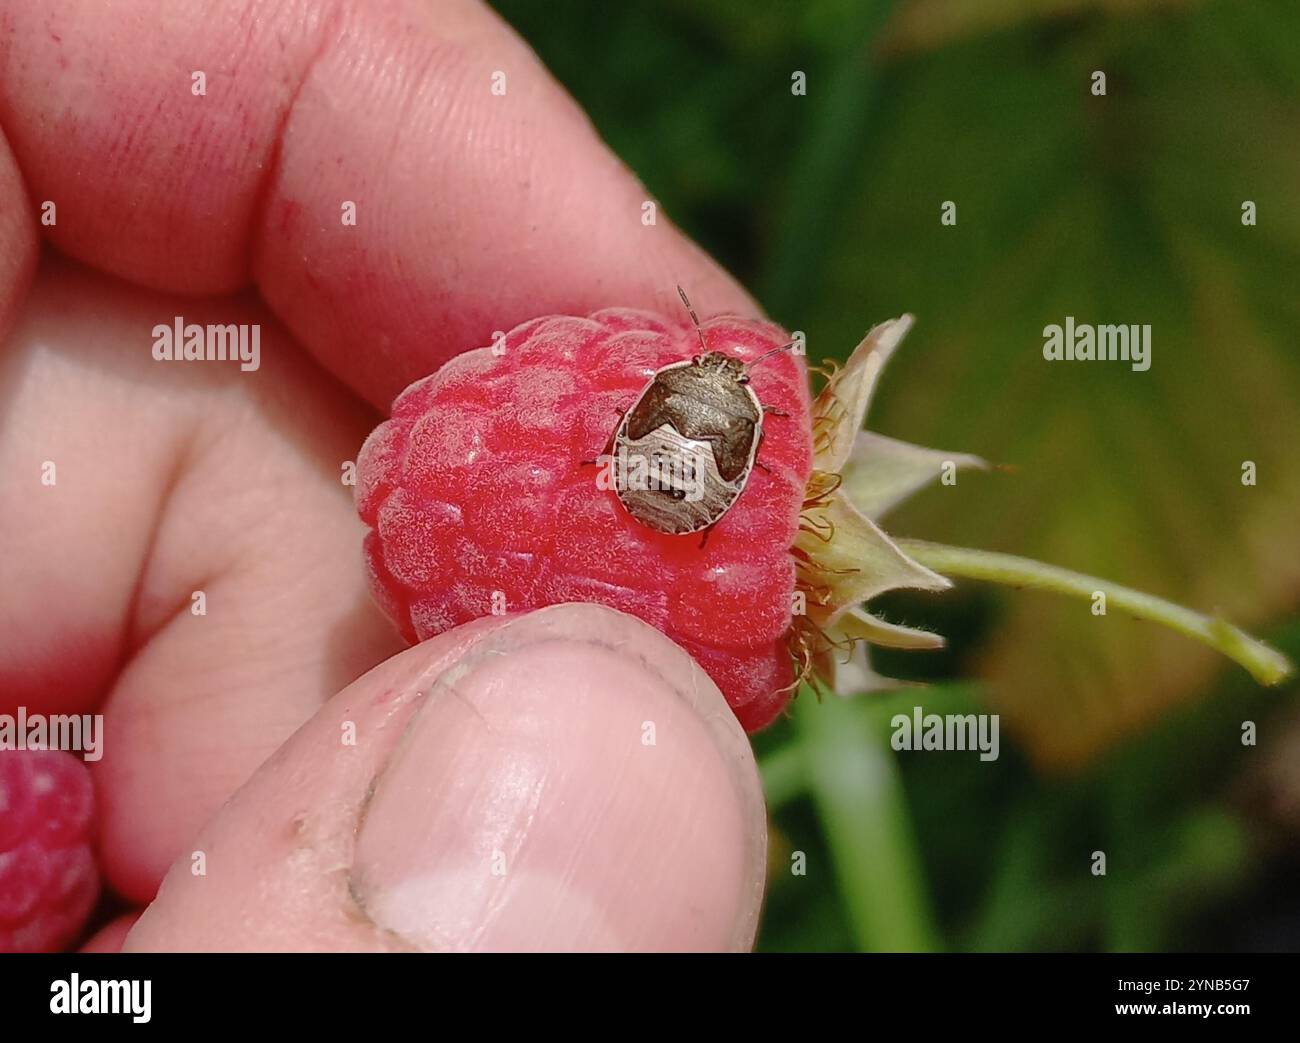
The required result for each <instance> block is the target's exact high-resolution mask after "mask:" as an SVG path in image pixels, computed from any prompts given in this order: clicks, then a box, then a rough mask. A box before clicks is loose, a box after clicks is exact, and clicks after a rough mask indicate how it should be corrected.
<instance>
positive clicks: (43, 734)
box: [0, 706, 104, 761]
mask: <svg viewBox="0 0 1300 1043" xmlns="http://www.w3.org/2000/svg"><path fill="white" fill-rule="evenodd" d="M0 750H67V751H68V752H69V753H80V754H81V756H82V759H83V760H88V761H97V760H99V758H100V757H102V756H104V715H103V714H102V713H80V714H78V713H72V714H43V713H31V714H29V713H28V712H27V707H25V706H20V707H18V713H17V714H10V713H0Z"/></svg>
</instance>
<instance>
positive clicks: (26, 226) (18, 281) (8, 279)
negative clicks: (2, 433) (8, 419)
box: [0, 131, 39, 402]
mask: <svg viewBox="0 0 1300 1043" xmlns="http://www.w3.org/2000/svg"><path fill="white" fill-rule="evenodd" d="M38 241H39V240H38V237H37V234H36V219H35V216H34V215H33V211H32V208H31V205H30V203H29V202H28V199H27V193H26V190H25V189H24V188H23V180H22V175H21V174H20V173H19V172H18V163H17V161H16V160H15V159H14V156H13V153H12V152H10V151H9V143H8V141H6V140H5V136H4V133H3V132H2V131H0V342H2V341H3V339H4V336H5V334H6V333H8V332H9V330H10V328H11V327H12V326H13V322H14V318H15V316H16V315H17V312H18V308H19V305H20V304H21V302H22V299H23V295H24V294H25V293H26V292H27V287H28V285H29V284H30V283H31V280H32V275H33V273H34V272H35V271H36V253H37V243H38ZM2 401H3V396H2V395H0V402H2Z"/></svg>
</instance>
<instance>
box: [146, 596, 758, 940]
mask: <svg viewBox="0 0 1300 1043" xmlns="http://www.w3.org/2000/svg"><path fill="white" fill-rule="evenodd" d="M765 861H766V820H765V816H764V808H763V801H762V793H761V790H760V787H759V781H758V772H757V770H756V767H755V764H754V759H753V755H752V753H751V752H750V748H749V743H748V741H747V740H746V738H745V735H744V732H743V731H742V730H741V728H740V726H739V725H738V724H737V722H736V719H735V717H734V716H733V715H732V713H731V710H730V709H729V708H728V707H727V704H726V702H725V700H724V699H723V697H722V695H721V694H720V693H719V692H718V690H717V688H716V687H715V686H714V684H713V683H712V682H711V681H710V680H709V678H708V677H707V676H706V675H705V673H704V672H703V671H702V670H701V669H700V668H699V667H697V666H696V665H695V664H694V662H693V661H692V660H691V659H690V658H689V657H688V656H687V655H686V653H685V652H683V651H682V650H681V649H679V648H678V647H677V646H676V645H674V644H673V643H672V642H670V641H669V640H668V639H667V638H666V637H664V636H663V635H661V634H660V633H659V632H658V631H656V630H654V629H652V628H650V627H648V626H646V625H645V624H643V623H641V622H640V621H638V620H636V619H633V618H632V617H630V616H626V615H623V614H621V613H618V612H615V611H613V610H611V609H607V608H603V607H600V606H597V605H579V604H570V605H557V606H554V607H551V608H546V609H542V610H540V611H537V612H533V613H530V614H528V615H524V616H516V617H510V618H501V619H485V620H480V621H478V622H476V623H471V624H469V625H468V626H464V627H461V628H459V629H457V630H454V631H451V632H449V633H446V634H443V635H441V636H439V637H437V638H435V639H433V640H431V641H427V642H425V643H424V644H421V645H418V646H417V647H415V648H411V649H408V650H406V651H405V652H403V653H401V654H400V655H397V656H394V657H393V658H392V659H390V660H388V661H387V662H385V663H383V664H381V665H380V666H378V667H376V668H375V669H374V670H372V671H370V673H368V674H366V675H365V676H364V677H362V678H360V679H359V680H358V681H356V682H355V683H353V684H352V685H350V686H349V687H348V688H346V689H344V690H343V691H342V692H340V693H339V694H338V695H337V696H335V697H334V698H333V699H332V700H330V702H329V703H327V704H326V705H325V706H324V707H323V708H322V709H321V710H320V712H319V713H317V714H316V716H315V717H313V718H312V719H311V720H310V721H308V722H307V724H305V725H304V726H303V727H302V728H300V729H299V730H298V732H296V733H295V734H294V735H293V736H292V737H291V738H290V739H289V740H288V742H286V743H285V744H284V746H282V747H281V748H280V749H279V750H278V751H277V752H276V753H275V754H274V755H273V756H272V757H271V758H270V760H268V761H267V762H266V763H265V764H264V765H263V766H262V767H261V768H260V769H259V770H258V771H257V773H256V774H255V775H254V776H253V777H252V778H251V779H250V780H249V781H248V783H246V784H245V785H244V786H243V787H242V788H241V789H240V790H239V791H238V792H237V793H236V794H235V795H234V796H233V797H231V799H230V800H229V801H228V802H227V803H226V804H225V806H224V807H223V808H222V809H221V810H220V811H219V812H218V813H217V815H216V817H215V818H214V819H213V820H212V821H211V822H210V823H209V824H208V826H207V828H206V829H205V830H204V831H203V833H202V834H201V836H200V837H199V839H198V840H197V841H196V843H195V845H194V850H193V851H192V852H190V853H187V854H186V855H185V856H184V857H182V858H181V859H179V860H178V861H177V862H176V864H175V865H173V866H172V868H171V870H170V872H169V873H168V874H167V877H166V879H165V881H164V882H163V885H162V888H161V890H160V892H159V894H158V897H157V899H156V900H155V901H154V903H153V905H151V906H150V907H149V909H148V910H147V911H146V912H145V913H144V915H143V916H142V917H141V919H140V920H139V922H138V923H137V925H136V926H135V928H134V929H133V930H132V931H131V934H130V936H129V937H128V938H127V942H126V946H125V950H126V951H131V950H145V951H181V950H187V951H188V950H326V951H379V950H410V949H417V950H421V949H422V950H445V949H453V950H469V949H488V950H501V949H509V950H514V949H529V950H550V949H566V950H567V949H601V950H610V949H634V950H646V949H649V950H665V949H666V950H688V949H702V950H711V949H746V948H749V947H750V946H751V945H752V943H753V939H754V933H755V930H756V926H757V921H758V912H759V906H760V903H761V899H762V888H763V872H764V865H765Z"/></svg>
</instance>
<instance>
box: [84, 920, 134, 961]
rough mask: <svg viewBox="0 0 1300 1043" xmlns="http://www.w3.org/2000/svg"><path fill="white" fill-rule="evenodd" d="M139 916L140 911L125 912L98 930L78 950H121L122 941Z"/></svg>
mask: <svg viewBox="0 0 1300 1043" xmlns="http://www.w3.org/2000/svg"><path fill="white" fill-rule="evenodd" d="M139 918H140V913H139V912H131V913H123V914H122V915H121V916H119V917H117V918H116V919H114V920H112V921H111V922H109V923H107V924H105V925H104V926H103V927H101V928H100V929H99V930H98V931H96V932H95V933H94V934H93V935H92V936H91V937H90V939H89V940H88V941H87V942H86V944H85V945H83V946H82V947H81V948H80V949H79V950H78V952H110V953H111V952H121V951H122V943H123V942H125V941H126V936H127V935H128V934H129V933H130V931H131V928H132V927H134V926H135V922H136V920H138V919H139Z"/></svg>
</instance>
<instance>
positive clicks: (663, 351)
mask: <svg viewBox="0 0 1300 1043" xmlns="http://www.w3.org/2000/svg"><path fill="white" fill-rule="evenodd" d="M702 332H703V336H704V338H705V343H706V347H707V348H708V350H710V351H720V352H723V353H725V354H727V355H730V356H733V357H735V358H738V359H741V360H742V361H748V360H751V359H754V358H757V357H758V356H759V355H760V354H762V353H764V352H767V351H771V350H772V349H773V348H777V347H780V346H782V345H783V344H786V343H788V338H786V337H785V336H784V334H783V332H782V331H781V330H780V329H779V328H778V327H776V326H773V325H770V324H768V323H763V322H757V321H749V320H743V319H738V318H732V317H723V318H717V319H713V320H711V321H710V322H708V323H706V324H705V325H704V326H703V327H702ZM701 350H702V349H701V346H700V342H699V337H698V336H697V334H696V331H695V329H694V327H693V326H692V325H690V324H689V323H687V322H686V321H685V320H684V319H683V320H682V321H672V320H668V319H665V318H662V317H660V316H657V315H653V314H650V313H647V312H639V311H631V310H624V309H609V310H605V311H600V312H596V313H595V314H593V315H591V316H590V317H589V318H576V317H571V316H554V317H550V318H542V319H534V320H532V321H530V322H526V323H524V324H523V325H521V326H518V327H516V328H515V329H514V330H512V331H511V332H510V333H508V334H506V336H505V339H504V344H502V343H500V342H498V344H497V345H496V346H495V348H480V349H478V350H475V351H469V352H466V353H465V354H462V355H460V356H458V357H456V358H454V359H452V360H451V361H450V362H448V363H447V364H446V365H445V366H443V367H442V369H440V370H439V371H438V372H437V373H435V374H433V375H432V376H428V377H425V378H424V379H422V380H419V381H416V383H414V384H412V385H411V386H410V387H408V388H407V389H406V390H405V391H404V392H402V394H401V395H399V396H398V398H397V400H396V401H395V402H394V403H393V409H392V418H391V419H389V420H387V421H385V422H384V423H383V424H381V425H380V426H379V427H378V428H376V429H375V431H374V432H373V433H372V434H371V435H370V437H369V438H368V439H367V440H366V444H365V446H364V447H363V448H362V450H361V454H360V458H359V459H358V466H357V487H356V498H357V508H358V511H359V513H360V515H361V518H362V519H363V520H364V521H365V522H366V524H367V525H369V526H370V528H371V530H372V531H371V532H370V533H369V534H368V536H367V538H366V541H365V553H366V560H367V563H368V566H369V572H370V577H371V581H372V583H371V585H372V588H373V590H374V592H375V596H376V599H377V600H378V602H379V604H380V605H381V606H382V607H383V608H384V609H385V610H386V611H387V612H388V614H389V615H390V616H392V618H393V619H394V620H395V621H396V623H397V625H398V627H399V628H400V629H401V631H402V633H403V634H404V635H405V636H406V638H407V639H408V640H410V641H416V640H423V639H425V638H428V637H432V636H433V635H435V634H438V633H441V632H442V631H444V630H447V629H449V628H451V627H454V626H458V625H460V624H462V623H466V622H468V621H469V620H471V619H475V618H478V617H479V616H483V615H488V614H490V613H492V612H493V611H494V610H495V611H498V612H499V611H511V612H516V611H528V610H531V609H536V608H541V607H543V606H545V605H552V604H559V603H562V602H566V601H592V602H599V603H601V604H604V605H609V606H610V607H612V608H616V609H619V610H621V611H623V612H627V613H629V614H631V615H634V616H638V617H639V618H641V619H642V620H644V621H645V622H647V623H649V624H650V625H652V626H654V627H656V628H658V629H659V630H661V631H663V632H664V633H665V634H667V635H668V637H670V638H672V639H673V640H674V641H676V642H677V643H678V644H680V645H681V646H682V647H684V648H685V649H686V650H687V651H688V652H690V653H691V654H692V655H693V656H694V658H695V659H696V661H697V662H698V663H699V664H700V665H701V666H702V667H703V668H704V669H705V670H706V671H708V673H709V674H710V676H711V677H712V678H713V679H714V681H715V682H717V684H718V687H719V688H721V689H722V692H723V694H724V695H725V696H726V697H727V700H728V702H729V703H730V704H731V707H732V709H733V710H734V711H735V713H736V716H737V717H738V718H739V720H740V722H741V723H742V724H743V725H744V726H745V727H746V728H747V729H749V730H751V731H752V730H756V729H758V728H761V727H763V726H764V725H765V724H768V723H769V722H770V721H771V720H772V719H773V718H774V717H775V716H776V715H777V714H779V713H780V712H781V710H782V709H783V707H784V706H785V704H786V702H787V701H788V699H789V695H790V686H791V683H792V680H793V677H794V673H793V667H792V662H791V656H790V652H789V650H788V634H789V631H790V626H791V609H792V597H791V595H792V594H793V592H794V589H795V559H794V557H793V556H792V554H791V547H792V545H793V543H794V540H795V536H796V534H797V531H798V527H799V516H800V510H801V507H802V504H803V500H804V494H805V486H806V484H807V482H808V477H809V474H810V471H811V469H812V461H813V447H812V425H811V421H810V415H809V409H810V402H809V396H808V386H807V374H806V372H805V368H804V365H803V360H802V359H801V358H798V357H796V356H793V355H791V354H789V353H782V354H778V355H774V356H773V357H772V358H770V359H768V360H765V361H764V362H763V364H762V365H761V366H756V367H755V368H754V370H753V373H752V383H751V387H752V388H753V389H754V391H755V392H756V394H757V395H758V398H759V400H760V401H761V402H762V403H763V405H764V406H765V407H769V408H770V409H771V410H773V411H774V412H769V414H768V415H767V418H766V420H765V421H764V424H763V434H764V439H763V443H762V446H761V448H760V451H759V454H758V461H759V465H760V466H756V467H755V468H754V469H753V471H752V472H751V473H750V476H749V481H748V484H747V485H746V487H745V489H744V491H743V492H742V493H741V495H740V497H739V499H738V500H737V501H736V502H735V504H734V505H733V506H732V507H731V509H730V510H728V511H727V512H726V513H725V514H724V515H723V516H722V518H721V520H720V521H719V522H718V523H717V525H715V526H714V527H713V528H712V529H711V530H709V532H708V537H707V540H706V541H704V545H703V546H701V537H700V534H699V533H696V534H693V535H686V536H672V535H667V534H664V533H660V532H657V531H655V530H653V529H651V528H649V527H647V526H645V525H643V524H642V523H641V522H639V521H637V520H636V519H635V518H633V517H632V516H631V515H630V514H629V513H628V512H627V510H626V509H625V508H624V507H623V505H622V504H621V503H620V502H619V500H618V498H617V495H616V494H615V493H614V492H613V491H610V490H608V489H601V488H599V487H598V486H597V481H596V479H597V473H598V468H597V467H595V466H593V465H592V464H591V461H594V460H596V458H597V457H598V456H599V455H600V454H601V453H603V452H604V451H605V449H606V447H607V446H608V444H609V441H610V436H611V435H612V433H613V432H614V430H615V428H616V427H617V426H618V424H619V421H620V419H621V417H622V415H623V413H624V412H625V411H626V410H627V409H628V408H629V407H630V406H631V405H632V404H633V403H634V402H635V401H636V398H637V396H638V395H639V394H640V393H641V391H642V389H643V388H644V387H645V386H646V384H647V383H648V382H649V381H650V380H651V379H652V378H653V376H654V375H655V373H656V371H658V370H659V369H661V368H662V367H663V366H666V365H668V364H669V363H673V362H680V361H682V360H685V359H690V358H691V357H693V356H694V355H697V354H699V353H700V352H701ZM782 413H783V414H785V415H781V414H782Z"/></svg>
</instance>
